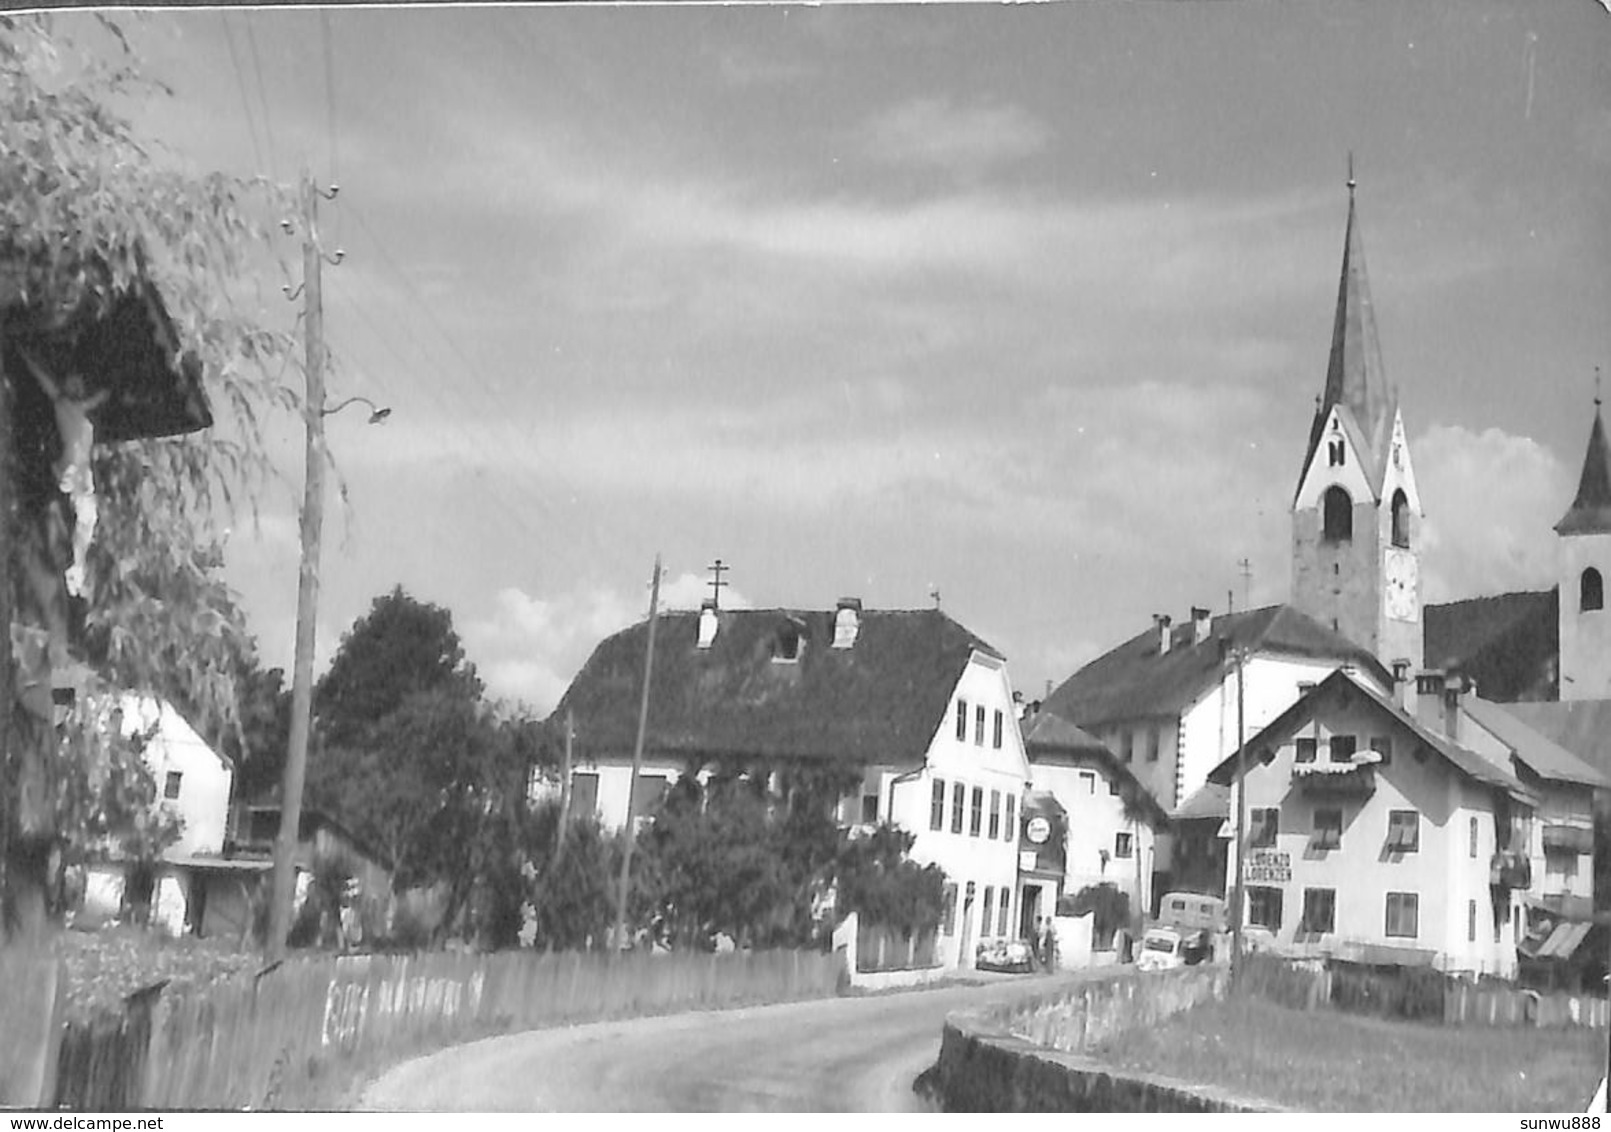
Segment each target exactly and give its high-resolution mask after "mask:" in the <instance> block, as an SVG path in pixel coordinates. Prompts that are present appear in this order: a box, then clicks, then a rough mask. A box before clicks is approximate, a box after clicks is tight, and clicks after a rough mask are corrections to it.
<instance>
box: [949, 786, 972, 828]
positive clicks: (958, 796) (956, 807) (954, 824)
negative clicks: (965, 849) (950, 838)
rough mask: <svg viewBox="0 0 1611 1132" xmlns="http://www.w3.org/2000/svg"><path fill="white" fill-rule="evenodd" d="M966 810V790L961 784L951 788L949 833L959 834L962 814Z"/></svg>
mask: <svg viewBox="0 0 1611 1132" xmlns="http://www.w3.org/2000/svg"><path fill="white" fill-rule="evenodd" d="M967 808H968V788H967V786H966V785H964V784H963V783H961V782H958V783H956V784H955V785H954V786H952V787H951V832H952V833H961V832H962V822H963V814H964V813H965V812H966V811H967Z"/></svg>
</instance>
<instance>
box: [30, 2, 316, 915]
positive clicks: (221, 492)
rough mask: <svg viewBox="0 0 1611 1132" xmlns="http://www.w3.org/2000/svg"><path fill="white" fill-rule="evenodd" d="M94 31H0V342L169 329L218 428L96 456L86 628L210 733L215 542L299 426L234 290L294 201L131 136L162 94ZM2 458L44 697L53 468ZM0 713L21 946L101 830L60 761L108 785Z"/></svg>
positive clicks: (273, 354)
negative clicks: (68, 865)
mask: <svg viewBox="0 0 1611 1132" xmlns="http://www.w3.org/2000/svg"><path fill="white" fill-rule="evenodd" d="M79 26H85V25H79ZM93 27H94V28H95V29H97V30H96V32H95V33H94V34H95V35H98V36H99V37H100V42H99V44H89V45H88V47H87V48H86V45H85V44H84V43H82V42H79V41H75V40H73V39H70V38H68V37H66V36H64V35H63V34H61V33H60V31H59V29H58V26H57V24H55V23H54V22H53V21H52V20H51V19H49V18H48V17H43V16H0V335H4V336H5V339H6V341H7V342H8V343H15V342H17V341H19V340H23V341H26V340H29V339H30V337H33V338H39V339H41V340H43V338H48V337H51V336H54V338H56V339H60V338H61V337H62V336H63V335H68V334H71V333H73V329H72V328H74V327H77V326H82V325H84V324H85V323H86V322H89V321H93V320H94V319H96V318H98V317H100V316H101V315H102V314H104V313H105V312H107V311H108V310H110V309H111V307H112V305H113V304H114V303H115V302H116V301H117V300H118V299H120V298H121V297H124V296H127V295H129V294H131V293H132V292H133V289H135V288H137V287H142V286H149V287H150V288H153V289H154V291H155V293H156V294H158V295H160V296H161V299H162V300H163V302H164V304H165V306H166V308H167V309H168V311H169V312H170V314H171V316H172V321H173V327H174V333H175V335H176V336H177V339H178V341H177V350H176V351H175V353H176V355H178V356H184V357H187V358H189V359H192V360H193V361H194V362H195V363H197V364H198V365H199V371H200V373H201V375H202V379H203V383H204V388H205V391H206V393H207V395H208V398H209V401H210V403H211V405H212V408H213V411H214V415H215V418H216V419H217V420H218V422H219V427H218V428H217V429H215V430H213V431H211V432H209V433H206V434H201V435H191V436H187V437H183V438H175V439H167V440H149V441H131V442H126V443H123V444H118V445H115V446H103V447H102V448H101V449H98V450H97V452H96V454H95V466H94V471H95V476H96V486H97V501H98V504H99V510H100V521H99V525H98V526H97V528H96V531H95V542H94V543H93V544H92V551H91V554H90V558H89V562H88V567H89V572H88V579H87V592H86V597H87V609H85V610H84V611H83V612H84V620H85V624H86V636H87V640H86V644H87V645H88V646H89V647H90V649H91V650H92V652H93V653H94V654H95V659H97V660H98V661H99V662H100V664H101V666H102V667H103V668H104V670H105V672H106V675H107V676H108V677H109V679H110V680H111V681H112V683H113V684H114V685H115V686H117V687H120V688H133V689H138V690H144V691H152V692H156V693H159V694H164V695H166V694H177V693H179V692H181V691H182V692H183V693H184V695H185V696H186V698H187V700H188V702H190V703H191V704H193V705H194V706H195V709H196V710H197V712H198V713H199V715H200V718H199V719H197V720H196V721H195V722H197V723H198V724H199V725H200V726H201V727H202V728H203V730H209V729H211V728H212V727H213V726H214V725H215V724H217V723H219V722H225V723H228V722H231V721H232V720H233V718H234V710H235V708H234V695H233V686H232V675H233V673H232V671H231V668H230V665H229V664H228V660H227V657H228V652H229V649H230V647H231V641H232V640H233V641H238V640H240V639H241V638H242V637H243V635H244V634H243V627H242V624H241V619H240V616H239V613H238V611H237V610H236V608H235V606H234V603H233V602H232V601H231V600H229V595H228V593H227V591H226V590H225V588H224V587H223V585H222V584H221V583H220V582H219V581H218V577H217V566H218V563H219V555H218V550H217V547H218V544H219V541H220V538H221V530H222V526H223V525H224V522H227V521H228V519H229V518H230V517H231V516H232V513H233V511H234V509H235V508H236V507H237V506H238V505H240V504H243V503H244V504H248V505H249V504H251V503H253V502H254V501H255V500H256V499H257V498H258V497H259V494H260V492H261V490H262V488H263V486H264V484H265V482H266V475H267V472H268V469H269V465H268V460H267V457H266V449H265V446H264V443H263V430H264V428H265V425H266V421H267V420H268V419H269V418H271V417H272V416H273V414H274V413H275V412H276V411H280V410H286V409H292V408H294V407H295V406H296V399H295V396H294V394H292V393H290V392H289V390H288V389H287V387H286V386H285V385H284V384H283V383H282V380H281V378H282V376H283V372H284V363H285V362H286V360H287V359H288V358H291V357H293V356H294V355H293V352H292V350H291V346H292V345H293V344H294V343H293V339H292V336H291V335H290V333H289V332H288V329H274V328H270V327H268V326H266V325H265V323H264V322H263V320H262V317H261V314H260V304H254V303H253V302H251V301H250V300H252V298H253V296H252V294H251V293H250V291H249V289H248V287H247V286H246V280H248V279H250V278H252V277H254V276H257V275H261V274H263V272H262V271H261V268H263V267H264V266H265V265H267V264H268V263H269V262H270V260H271V258H272V251H273V245H272V244H271V243H270V240H271V236H270V233H271V232H272V225H273V223H274V222H275V221H277V220H278V219H279V217H280V216H282V215H284V214H285V211H286V210H287V209H288V207H289V204H290V202H289V200H288V198H287V197H286V195H285V194H283V193H282V192H279V191H277V190H274V189H272V188H270V187H269V186H267V185H264V184H261V183H258V182H249V181H244V180H241V179H237V178H231V177H227V176H224V175H221V174H213V175H203V176H198V175H196V174H195V173H193V172H191V171H189V170H187V169H185V168H183V167H182V166H181V165H180V164H179V163H178V162H176V161H174V160H173V159H172V158H171V156H170V155H169V154H167V153H166V152H165V151H162V150H160V149H159V148H158V147H157V146H154V145H152V144H150V143H149V142H147V141H146V140H144V139H142V138H140V137H138V136H137V134H136V131H135V130H134V128H133V126H132V125H131V123H130V122H129V120H128V119H127V118H125V117H124V116H123V115H122V113H121V112H120V110H119V109H118V108H119V107H121V106H125V105H128V104H129V102H130V101H143V100H146V99H149V98H152V97H157V96H161V95H163V94H165V93H166V91H165V90H164V88H162V87H161V86H160V85H159V84H156V83H153V82H150V81H148V80H146V79H144V78H142V76H141V75H140V73H139V67H138V60H137V58H136V57H135V55H134V53H133V51H132V50H131V49H130V47H129V45H128V43H127V42H126V41H125V39H124V36H123V33H122V32H121V30H120V29H119V28H118V27H117V25H116V24H114V23H113V22H111V21H110V20H107V19H105V18H98V22H97V23H95V24H94V25H93ZM14 359H15V354H14V353H12V352H11V351H10V350H9V349H8V351H7V353H6V355H5V365H4V383H5V387H6V388H5V390H4V391H3V392H5V393H7V394H9V396H10V399H11V401H12V403H13V404H14V405H15V406H17V407H18V409H19V411H20V410H21V409H22V408H24V407H25V406H26V403H27V399H28V398H30V397H34V398H35V399H37V396H38V394H37V392H36V391H35V390H33V389H32V387H31V383H29V382H28V379H27V378H26V376H24V375H22V374H21V373H20V372H19V369H20V367H18V366H16V365H15V364H14ZM46 411H47V413H48V409H47V410H46ZM47 419H48V418H47ZM18 435H19V436H20V437H21V439H23V440H27V438H28V437H27V436H25V435H23V434H18ZM28 435H35V434H28ZM0 455H3V456H5V457H6V458H8V459H9V461H10V462H9V465H8V466H0V478H4V479H5V480H6V482H7V484H8V485H11V486H14V487H15V488H16V489H17V490H16V491H15V492H12V491H7V492H6V494H5V501H6V506H7V510H6V512H5V513H4V514H3V515H0V522H3V523H4V526H5V530H4V531H3V532H0V533H3V534H4V538H3V539H0V543H3V544H4V545H5V547H6V550H7V553H9V554H10V555H11V556H12V557H11V566H12V571H11V576H12V577H13V579H14V581H15V583H16V588H15V590H14V592H12V593H8V594H6V595H4V597H5V602H4V607H5V608H7V609H11V610H14V611H15V625H14V631H13V634H12V636H13V639H14V640H15V641H17V642H18V644H19V647H18V650H17V654H16V657H17V665H18V673H17V675H18V682H19V684H20V685H22V686H25V687H26V686H29V685H30V684H31V686H32V687H33V688H35V689H38V688H41V687H43V688H48V687H49V680H48V674H49V671H50V667H51V664H52V663H53V660H52V656H53V653H57V652H59V642H60V639H61V636H62V624H61V615H60V614H59V613H55V612H53V611H54V610H58V609H60V608H62V607H64V606H65V593H64V592H63V590H62V587H61V585H60V581H59V579H60V576H61V563H60V560H59V545H58V544H59V534H52V529H51V527H50V525H49V523H48V521H47V520H48V518H49V516H50V515H51V513H52V512H53V511H59V509H60V505H59V504H58V503H57V502H56V499H57V498H58V497H56V496H55V494H54V492H55V488H54V484H53V483H52V481H51V478H50V475H49V471H48V464H49V462H50V461H51V460H52V459H53V458H54V452H53V451H52V450H50V449H49V447H48V442H46V441H37V438H36V442H35V443H33V444H31V445H30V444H28V443H20V444H19V445H18V446H17V448H16V449H15V451H14V452H11V453H0ZM0 709H3V710H0V735H3V738H4V752H5V759H4V762H5V766H4V771H5V786H6V791H5V797H6V799H7V800H8V804H7V806H6V807H5V812H4V814H3V815H0V817H3V818H4V819H5V821H4V827H3V828H0V841H3V843H4V847H5V857H4V866H5V869H4V877H3V881H4V895H5V897H6V900H5V903H6V907H7V923H8V925H9V927H10V929H11V930H12V931H13V932H14V933H17V934H22V935H25V936H30V937H36V936H38V935H39V934H41V933H42V932H43V930H44V927H45V924H44V918H43V917H44V891H45V888H46V878H45V873H44V861H45V860H46V859H47V858H48V855H49V850H50V849H51V848H52V847H56V846H60V845H61V844H62V843H63V842H65V843H67V844H69V845H71V844H74V843H83V842H84V841H85V839H86V838H87V837H89V836H90V833H91V831H90V830H89V829H88V828H86V827H84V826H83V824H82V818H81V815H83V814H87V813H96V812H101V811H99V810H97V808H96V807H95V806H82V807H79V808H78V809H76V810H73V809H69V810H68V811H66V812H58V811H57V810H56V809H54V808H52V807H51V806H49V805H48V800H49V799H51V798H56V799H60V798H61V797H63V795H62V794H61V793H60V792H59V791H57V790H55V789H54V787H52V786H51V785H50V784H49V782H47V781H45V780H46V779H47V778H48V777H49V775H50V774H51V773H54V772H53V771H51V770H49V769H48V768H51V767H52V766H53V760H55V759H57V757H58V756H61V757H66V758H70V759H73V760H76V764H77V769H76V771H75V772H74V773H77V772H80V771H81V772H82V774H81V775H80V777H81V779H82V780H83V781H86V782H94V781H98V780H100V781H111V780H112V779H114V778H117V777H118V776H116V775H112V776H106V775H102V774H101V773H100V771H99V770H98V769H97V768H98V767H100V766H102V765H103V764H106V763H107V762H108V761H109V760H111V761H113V762H115V760H116V755H115V753H114V752H111V751H110V750H109V749H108V745H107V743H106V742H105V741H104V740H103V739H102V738H97V737H96V736H93V735H87V736H84V737H83V738H82V741H81V742H69V743H68V744H66V745H65V746H64V747H63V749H62V750H61V751H59V752H58V751H57V749H56V746H57V745H56V740H55V729H54V728H53V727H52V726H51V725H50V721H49V716H50V712H49V708H48V704H47V705H45V706H44V708H43V709H41V707H40V705H39V704H37V703H35V702H32V701H29V700H27V699H26V698H22V699H19V700H18V701H17V702H16V703H15V704H13V703H12V701H11V700H10V699H9V698H7V699H6V701H5V702H4V704H0ZM78 722H82V721H78ZM69 777H71V776H69Z"/></svg>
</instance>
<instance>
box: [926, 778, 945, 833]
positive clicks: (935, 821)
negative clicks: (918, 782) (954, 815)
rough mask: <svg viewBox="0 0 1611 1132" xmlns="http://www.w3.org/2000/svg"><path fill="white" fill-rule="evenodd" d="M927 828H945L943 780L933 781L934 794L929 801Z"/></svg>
mask: <svg viewBox="0 0 1611 1132" xmlns="http://www.w3.org/2000/svg"><path fill="white" fill-rule="evenodd" d="M929 828H930V829H944V828H945V779H943V778H936V779H935V780H934V793H933V796H932V797H931V798H930V799H929Z"/></svg>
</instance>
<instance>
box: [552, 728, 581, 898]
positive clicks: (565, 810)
mask: <svg viewBox="0 0 1611 1132" xmlns="http://www.w3.org/2000/svg"><path fill="white" fill-rule="evenodd" d="M575 738H576V715H575V712H574V711H572V709H570V708H566V709H565V755H564V760H563V762H562V763H561V764H560V768H559V830H558V832H556V833H555V834H554V868H555V869H556V870H557V869H558V868H559V863H560V861H562V860H564V858H565V834H566V831H567V830H568V829H569V827H570V824H571V766H572V765H573V764H572V763H571V742H572V741H573V740H574V739H575Z"/></svg>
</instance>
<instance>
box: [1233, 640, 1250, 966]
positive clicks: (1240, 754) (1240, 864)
mask: <svg viewBox="0 0 1611 1132" xmlns="http://www.w3.org/2000/svg"><path fill="white" fill-rule="evenodd" d="M1246 661H1247V654H1246V649H1245V648H1243V647H1241V646H1238V647H1237V649H1236V904H1235V909H1234V912H1233V914H1232V917H1231V987H1232V988H1233V989H1240V981H1241V974H1242V921H1243V919H1244V918H1245V917H1246V906H1247V863H1246V861H1245V860H1244V857H1245V855H1246V851H1247V716H1246V712H1245V702H1244V697H1243V695H1242V673H1243V669H1244V666H1245V664H1246Z"/></svg>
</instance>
